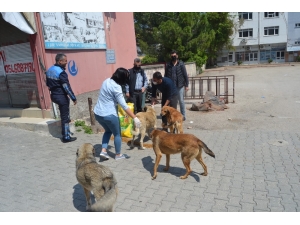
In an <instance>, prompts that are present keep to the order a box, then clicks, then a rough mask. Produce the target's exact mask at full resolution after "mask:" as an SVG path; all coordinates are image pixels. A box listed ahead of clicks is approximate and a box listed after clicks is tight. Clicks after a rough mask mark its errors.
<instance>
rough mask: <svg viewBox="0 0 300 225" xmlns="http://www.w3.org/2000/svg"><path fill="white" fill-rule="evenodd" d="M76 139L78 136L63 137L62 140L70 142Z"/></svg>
mask: <svg viewBox="0 0 300 225" xmlns="http://www.w3.org/2000/svg"><path fill="white" fill-rule="evenodd" d="M76 139H77V138H76V137H70V138H69V139H65V138H63V139H62V142H63V143H68V142H72V141H75V140H76Z"/></svg>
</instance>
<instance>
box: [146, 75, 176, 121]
mask: <svg viewBox="0 0 300 225" xmlns="http://www.w3.org/2000/svg"><path fill="white" fill-rule="evenodd" d="M156 90H159V91H160V92H161V95H162V96H161V107H163V106H164V105H165V103H166V101H167V100H169V101H170V103H169V106H170V107H173V108H174V109H177V102H178V91H177V88H176V86H175V84H174V82H173V81H172V80H171V79H170V78H168V77H163V78H162V83H161V84H157V85H154V84H153V83H152V97H153V98H156ZM161 119H162V122H163V123H164V124H167V118H166V116H162V117H161Z"/></svg>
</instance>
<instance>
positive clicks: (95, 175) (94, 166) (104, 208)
mask: <svg viewBox="0 0 300 225" xmlns="http://www.w3.org/2000/svg"><path fill="white" fill-rule="evenodd" d="M76 155H77V158H76V178H77V180H78V182H79V184H81V186H82V187H83V189H84V194H85V198H86V202H87V206H86V209H87V210H88V211H97V212H112V211H113V206H114V203H115V202H116V199H117V195H118V188H117V186H116V184H117V181H116V178H115V176H114V174H113V173H112V172H111V170H110V169H109V168H108V167H105V166H103V165H100V164H98V163H97V162H96V158H95V149H94V147H93V145H92V144H89V143H85V144H83V145H82V146H81V147H80V148H79V149H78V150H77V153H76ZM91 191H92V192H93V194H94V196H95V199H96V203H94V204H93V205H92V201H91Z"/></svg>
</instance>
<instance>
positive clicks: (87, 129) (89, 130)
mask: <svg viewBox="0 0 300 225" xmlns="http://www.w3.org/2000/svg"><path fill="white" fill-rule="evenodd" d="M75 127H78V129H77V130H76V131H77V132H80V131H81V129H80V128H79V127H81V128H82V129H83V130H84V133H86V134H92V133H93V130H92V127H91V126H87V125H85V121H83V120H76V121H75Z"/></svg>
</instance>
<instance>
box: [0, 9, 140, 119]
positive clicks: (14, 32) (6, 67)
mask: <svg viewBox="0 0 300 225" xmlns="http://www.w3.org/2000/svg"><path fill="white" fill-rule="evenodd" d="M21 22H22V23H23V24H22V25H20V24H21ZM0 32H1V36H0V116H2V115H1V109H4V108H14V109H18V108H19V109H24V108H31V109H36V110H37V111H39V112H40V114H41V117H43V118H47V117H49V118H53V117H55V115H54V114H55V113H56V112H55V110H54V109H55V105H54V104H52V102H51V99H50V94H49V90H48V88H47V86H46V82H45V70H47V69H48V68H49V67H50V66H52V65H53V64H54V63H55V55H56V54H57V53H60V52H62V53H64V54H66V55H67V58H68V65H67V69H66V71H67V73H68V74H69V80H70V83H71V86H72V89H73V91H74V94H75V95H76V97H77V99H78V106H76V107H71V117H72V118H73V119H76V118H82V117H84V116H88V115H89V112H88V103H87V99H88V97H91V98H92V99H93V100H94V102H96V100H97V97H98V91H99V89H100V87H101V84H102V82H103V81H104V80H105V79H106V78H108V77H111V75H112V74H113V72H114V71H115V70H116V69H117V68H118V67H125V68H131V67H132V61H133V59H134V58H136V57H137V51H136V41H135V40H136V38H135V31H134V21H133V13H130V12H129V13H127V12H124V13H121V12H105V13H102V12H94V13H93V12H87V13H79V12H38V13H35V12H31V13H30V12H26V13H9V12H2V13H1V15H0ZM57 111H58V110H57Z"/></svg>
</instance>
